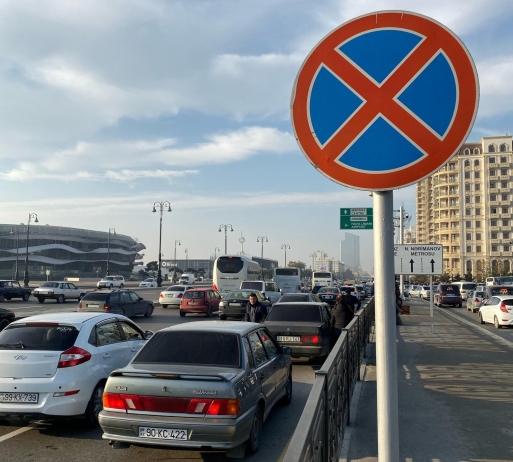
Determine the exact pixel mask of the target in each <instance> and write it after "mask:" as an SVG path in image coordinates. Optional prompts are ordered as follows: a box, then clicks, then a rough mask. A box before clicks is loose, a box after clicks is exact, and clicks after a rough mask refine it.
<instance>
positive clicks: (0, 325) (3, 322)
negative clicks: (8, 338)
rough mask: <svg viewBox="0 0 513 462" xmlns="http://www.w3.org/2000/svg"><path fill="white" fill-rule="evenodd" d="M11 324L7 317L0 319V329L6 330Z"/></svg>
mask: <svg viewBox="0 0 513 462" xmlns="http://www.w3.org/2000/svg"><path fill="white" fill-rule="evenodd" d="M8 325H9V321H8V320H7V319H2V320H1V321H0V331H2V330H4V329H5V328H6V327H7V326H8Z"/></svg>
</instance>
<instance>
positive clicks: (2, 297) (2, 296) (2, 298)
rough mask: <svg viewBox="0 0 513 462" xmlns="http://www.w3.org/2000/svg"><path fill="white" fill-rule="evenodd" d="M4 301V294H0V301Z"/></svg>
mask: <svg viewBox="0 0 513 462" xmlns="http://www.w3.org/2000/svg"><path fill="white" fill-rule="evenodd" d="M3 301H5V295H4V294H0V303H1V302H3Z"/></svg>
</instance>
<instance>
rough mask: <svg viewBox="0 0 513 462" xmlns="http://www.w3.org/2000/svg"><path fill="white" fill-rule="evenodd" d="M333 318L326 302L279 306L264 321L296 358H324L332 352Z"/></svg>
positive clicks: (283, 304) (291, 303) (290, 303)
mask: <svg viewBox="0 0 513 462" xmlns="http://www.w3.org/2000/svg"><path fill="white" fill-rule="evenodd" d="M330 321H331V315H330V312H329V310H328V307H327V306H326V305H325V304H324V303H314V302H305V303H294V302H288V303H276V305H274V306H273V309H272V311H271V312H270V313H269V315H268V316H267V319H266V320H265V321H264V325H265V327H267V329H269V331H270V332H271V333H272V334H273V335H274V337H275V338H276V340H278V343H280V344H281V345H283V346H288V347H290V348H291V349H292V356H293V357H296V358H298V357H308V358H324V357H325V356H327V355H328V354H329V352H330V340H331V322H330Z"/></svg>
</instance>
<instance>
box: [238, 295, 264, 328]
mask: <svg viewBox="0 0 513 462" xmlns="http://www.w3.org/2000/svg"><path fill="white" fill-rule="evenodd" d="M266 317H267V308H266V307H265V306H264V305H262V304H261V303H260V302H259V301H258V298H257V296H256V294H255V293H253V292H251V293H250V294H249V302H248V304H247V305H246V313H245V314H244V317H243V318H242V320H243V321H249V322H263V321H264V319H265V318H266Z"/></svg>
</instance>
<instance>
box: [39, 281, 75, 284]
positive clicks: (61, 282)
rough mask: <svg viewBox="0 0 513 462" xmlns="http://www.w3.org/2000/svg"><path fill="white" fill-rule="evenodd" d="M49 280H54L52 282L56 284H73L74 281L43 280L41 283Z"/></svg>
mask: <svg viewBox="0 0 513 462" xmlns="http://www.w3.org/2000/svg"><path fill="white" fill-rule="evenodd" d="M47 282H52V283H55V284H64V283H66V284H68V283H70V284H73V281H43V282H42V283H41V285H43V284H46V283H47Z"/></svg>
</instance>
